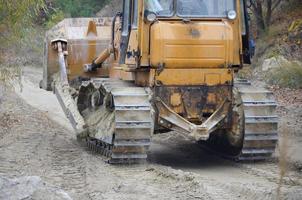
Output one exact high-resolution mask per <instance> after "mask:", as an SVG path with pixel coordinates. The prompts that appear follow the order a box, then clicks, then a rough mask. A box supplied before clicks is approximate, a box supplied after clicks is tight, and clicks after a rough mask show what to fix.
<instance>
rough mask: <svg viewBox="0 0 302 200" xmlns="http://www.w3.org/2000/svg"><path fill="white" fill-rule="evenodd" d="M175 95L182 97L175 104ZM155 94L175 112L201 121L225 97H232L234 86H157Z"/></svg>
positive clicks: (192, 119) (197, 121) (194, 120)
mask: <svg viewBox="0 0 302 200" xmlns="http://www.w3.org/2000/svg"><path fill="white" fill-rule="evenodd" d="M175 95H177V96H180V97H181V98H180V99H178V101H181V102H180V103H178V104H177V105H176V104H175V102H173V101H175V99H174V98H175ZM154 96H156V97H159V98H160V99H161V100H162V101H163V102H164V103H165V104H166V105H167V106H169V107H170V108H171V109H172V110H173V111H174V112H176V113H177V114H179V115H181V116H182V117H184V118H186V119H188V121H191V122H195V123H199V124H200V123H201V122H202V120H204V119H205V118H207V117H209V116H210V115H211V114H213V113H214V111H215V110H217V108H218V106H219V105H221V104H222V103H223V101H224V100H225V99H230V100H231V99H232V86H231V85H219V86H170V87H168V86H156V87H155V88H154Z"/></svg>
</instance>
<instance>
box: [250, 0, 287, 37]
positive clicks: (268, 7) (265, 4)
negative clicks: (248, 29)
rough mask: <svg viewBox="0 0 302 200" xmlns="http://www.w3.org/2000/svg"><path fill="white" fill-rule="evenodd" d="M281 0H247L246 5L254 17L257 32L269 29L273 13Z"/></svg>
mask: <svg viewBox="0 0 302 200" xmlns="http://www.w3.org/2000/svg"><path fill="white" fill-rule="evenodd" d="M282 1H285V0H248V7H249V8H250V9H251V10H252V12H253V14H254V16H255V19H256V24H257V32H258V34H261V33H263V32H265V31H267V30H268V29H269V27H270V24H271V20H272V16H273V13H274V11H275V10H276V8H278V6H279V5H280V3H281V2H282Z"/></svg>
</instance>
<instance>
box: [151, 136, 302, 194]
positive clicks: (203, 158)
mask: <svg viewBox="0 0 302 200" xmlns="http://www.w3.org/2000/svg"><path fill="white" fill-rule="evenodd" d="M172 134H175V133H172ZM156 137H158V138H156V139H155V143H157V146H161V149H160V150H156V148H154V152H153V153H151V162H155V163H157V164H163V165H167V166H172V167H173V168H174V169H181V170H183V171H184V172H191V173H193V174H194V176H196V179H197V180H199V179H200V181H199V182H201V183H204V184H203V187H204V188H206V189H205V191H207V190H209V191H211V192H209V194H210V195H212V196H213V197H214V198H215V199H216V198H217V199H223V198H224V199H229V198H231V199H276V198H277V196H276V191H277V188H278V183H279V171H278V165H277V164H275V163H250V164H247V163H237V162H234V161H231V160H228V159H224V158H221V157H220V156H218V155H215V154H213V153H210V152H205V151H204V150H203V149H201V148H200V147H198V145H195V144H193V143H190V142H183V138H182V137H181V138H180V139H181V140H178V137H177V136H174V137H173V136H169V135H168V138H169V141H165V140H164V138H165V137H167V136H163V138H161V137H162V136H156ZM163 152H165V153H163ZM152 154H153V155H152ZM160 157H162V158H160ZM167 160H168V161H167ZM180 163H181V164H180ZM222 166H223V167H222ZM215 170H217V171H215ZM207 172H208V173H207ZM221 172H223V173H221ZM224 173H225V174H224ZM232 173H233V174H232ZM295 175H297V174H295V173H294V172H291V173H290V174H288V176H287V177H286V178H285V179H284V181H283V185H282V190H283V191H282V198H283V199H299V194H300V195H301V194H302V187H301V184H300V181H301V176H295ZM220 176H221V177H220ZM217 193H218V194H220V195H221V196H220V195H218V196H215V194H217ZM297 194H298V195H297ZM224 195H225V196H224ZM228 196H229V197H228ZM230 196H231V197H230Z"/></svg>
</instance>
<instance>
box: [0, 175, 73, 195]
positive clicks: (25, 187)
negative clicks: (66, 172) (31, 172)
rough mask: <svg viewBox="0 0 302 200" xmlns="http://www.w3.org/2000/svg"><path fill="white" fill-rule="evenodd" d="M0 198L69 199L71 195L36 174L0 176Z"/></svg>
mask: <svg viewBox="0 0 302 200" xmlns="http://www.w3.org/2000/svg"><path fill="white" fill-rule="evenodd" d="M0 199H7V200H19V199H20V200H21V199H33V200H42V199H51V200H71V197H70V196H69V195H68V194H67V193H66V192H64V191H63V190H61V189H58V188H55V187H51V186H48V185H47V184H46V183H45V182H43V181H42V180H41V178H40V177H38V176H24V177H19V178H13V179H9V178H5V177H1V176H0Z"/></svg>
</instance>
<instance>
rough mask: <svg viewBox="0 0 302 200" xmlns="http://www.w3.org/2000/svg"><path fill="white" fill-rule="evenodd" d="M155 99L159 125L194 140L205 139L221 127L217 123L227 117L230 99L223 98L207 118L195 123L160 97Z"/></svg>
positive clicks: (219, 123)
mask: <svg viewBox="0 0 302 200" xmlns="http://www.w3.org/2000/svg"><path fill="white" fill-rule="evenodd" d="M155 101H156V103H155V104H156V107H157V110H158V112H159V113H158V115H159V119H158V120H159V125H160V126H164V127H166V128H168V129H170V130H174V131H177V132H179V133H181V134H185V135H186V136H189V137H190V138H192V139H194V140H196V141H200V140H207V139H209V137H210V134H211V133H213V132H214V131H215V130H217V129H218V128H222V127H221V126H219V125H221V124H223V123H221V122H222V121H223V120H225V118H227V116H228V113H229V111H230V108H231V107H230V105H231V101H230V100H228V99H225V100H224V101H223V102H222V103H221V105H219V107H218V108H217V110H216V111H215V112H214V113H213V114H212V115H211V116H210V117H209V118H208V119H206V120H205V121H204V122H203V123H202V124H200V125H196V124H194V123H191V122H189V121H188V120H187V119H185V118H183V117H181V116H180V115H178V114H177V113H175V112H174V111H173V110H172V109H171V108H169V106H167V105H166V104H165V103H164V102H163V101H162V100H161V99H159V98H156V100H155Z"/></svg>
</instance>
